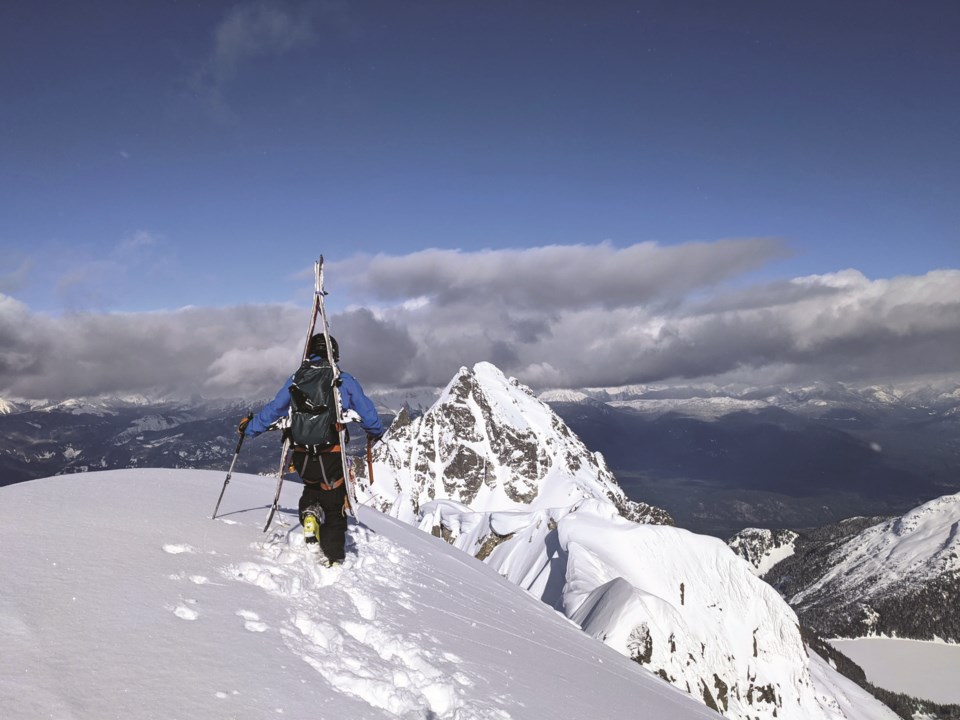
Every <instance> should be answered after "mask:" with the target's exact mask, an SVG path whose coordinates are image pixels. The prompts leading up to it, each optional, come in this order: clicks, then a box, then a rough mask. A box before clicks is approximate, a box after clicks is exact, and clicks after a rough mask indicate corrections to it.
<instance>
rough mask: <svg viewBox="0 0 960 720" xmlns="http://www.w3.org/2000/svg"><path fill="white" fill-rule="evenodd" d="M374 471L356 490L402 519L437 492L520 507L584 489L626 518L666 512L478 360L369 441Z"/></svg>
mask: <svg viewBox="0 0 960 720" xmlns="http://www.w3.org/2000/svg"><path fill="white" fill-rule="evenodd" d="M363 470H365V468H364V469H362V470H361V472H362V471H363ZM374 479H375V482H376V485H375V486H374V487H368V486H366V484H365V483H364V484H363V485H362V486H361V498H362V499H363V500H369V499H373V498H374V497H375V503H376V505H377V506H378V507H380V508H383V509H389V510H390V511H391V512H392V513H393V514H394V515H396V516H397V517H402V518H404V519H406V520H409V521H413V520H415V519H416V518H417V516H418V512H419V508H420V506H421V505H422V504H424V503H427V502H429V501H431V500H436V499H448V500H454V501H456V502H458V503H462V504H463V505H467V506H469V507H470V508H471V509H473V510H474V511H502V510H522V511H526V510H529V509H531V508H534V509H547V508H571V507H573V506H575V505H577V504H578V503H580V502H582V501H583V500H585V499H588V498H593V499H598V500H601V501H603V502H606V503H610V504H611V505H612V506H614V507H616V508H617V509H618V511H619V512H620V513H621V514H623V515H624V516H625V517H630V518H632V519H636V520H642V519H647V520H655V521H660V522H665V521H669V517H668V516H667V515H666V513H665V512H663V511H658V510H657V509H655V508H651V507H649V506H646V505H642V504H637V503H633V502H631V501H629V500H627V498H626V496H625V495H624V493H623V490H622V489H621V488H620V486H619V485H618V484H617V482H616V479H615V478H614V476H613V474H612V473H611V472H610V470H609V469H608V468H607V466H606V464H605V463H604V461H603V458H602V456H600V455H599V454H598V453H593V452H590V451H589V450H588V449H587V448H586V446H585V445H584V444H583V443H582V442H581V441H580V439H579V438H577V437H576V436H575V435H574V434H573V433H572V432H571V431H570V429H569V428H568V427H567V425H566V424H565V423H564V422H563V420H561V419H560V417H559V416H558V415H556V413H554V412H553V410H551V409H550V407H549V406H548V405H547V404H546V403H544V402H542V401H540V400H538V399H537V398H536V397H535V396H534V394H533V393H532V392H531V391H530V389H529V388H527V387H526V386H525V385H522V384H521V383H519V382H518V381H517V380H515V379H514V378H507V377H506V376H505V375H504V374H503V373H502V372H500V370H499V369H497V368H496V367H495V366H494V365H491V364H490V363H486V362H482V363H477V364H476V365H475V366H474V367H473V368H472V369H471V368H465V367H464V368H461V369H460V371H459V372H458V373H457V374H456V375H455V376H454V378H453V379H452V380H451V381H450V383H449V384H448V385H447V387H446V388H444V390H443V392H442V393H441V395H440V397H439V399H438V400H437V402H436V403H434V405H433V406H431V407H430V409H429V410H427V412H425V413H424V414H423V416H421V417H419V418H416V419H415V420H411V419H410V416H409V415H408V414H407V413H404V412H401V413H400V415H399V416H398V417H397V419H396V420H395V421H394V423H393V425H391V427H390V430H389V432H388V433H387V436H386V438H385V440H384V442H383V443H381V444H380V445H378V446H377V448H376V449H375V452H374Z"/></svg>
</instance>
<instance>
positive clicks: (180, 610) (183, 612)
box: [173, 605, 200, 620]
mask: <svg viewBox="0 0 960 720" xmlns="http://www.w3.org/2000/svg"><path fill="white" fill-rule="evenodd" d="M173 614H174V615H176V616H177V617H178V618H180V619H181V620H196V619H197V618H198V617H200V613H198V612H197V611H196V610H191V609H190V608H188V607H185V606H184V605H177V606H176V607H175V608H174V609H173Z"/></svg>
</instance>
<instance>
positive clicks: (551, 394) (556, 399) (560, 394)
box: [537, 390, 593, 403]
mask: <svg viewBox="0 0 960 720" xmlns="http://www.w3.org/2000/svg"><path fill="white" fill-rule="evenodd" d="M537 399H538V400H540V401H541V402H545V403H580V402H589V401H590V400H593V398H592V397H590V396H589V395H587V394H586V393H585V392H580V391H579V390H545V391H544V392H542V393H540V394H539V395H537Z"/></svg>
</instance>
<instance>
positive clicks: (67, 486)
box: [0, 470, 715, 720]
mask: <svg viewBox="0 0 960 720" xmlns="http://www.w3.org/2000/svg"><path fill="white" fill-rule="evenodd" d="M222 481H223V476H222V474H221V473H214V472H204V471H187V470H125V471H113V472H102V473H89V474H85V475H77V476H65V477H56V478H48V479H42V480H36V481H32V482H27V483H21V484H18V485H13V486H9V487H3V488H0V547H2V548H3V553H2V554H0V576H2V577H3V591H2V594H0V636H2V637H3V653H0V717H2V718H4V719H7V718H10V719H11V720H19V719H27V718H39V717H55V718H105V717H122V718H129V719H131V720H137V719H139V718H203V717H210V718H215V717H216V718H219V717H223V718H226V717H229V718H239V719H247V718H250V719H253V718H257V719H261V718H265V717H277V716H281V717H291V718H306V717H324V716H326V717H342V718H352V719H353V718H356V719H358V720H360V719H372V718H404V719H406V720H413V719H414V718H416V719H422V720H427V719H430V718H432V719H434V720H448V719H449V720H510V719H514V720H521V719H524V718H529V719H531V720H534V719H535V720H540V719H541V718H544V717H556V718H586V717H613V716H615V715H620V714H622V713H623V712H624V710H625V709H630V708H636V709H640V708H642V709H643V710H642V712H643V713H644V714H645V715H646V716H648V717H661V718H675V719H677V720H688V719H689V720H693V719H694V718H709V717H715V715H714V714H713V713H712V712H711V711H709V710H707V709H706V708H704V707H703V706H702V705H700V704H698V703H697V702H695V701H693V700H692V699H691V698H689V697H688V696H687V695H686V694H685V693H682V692H679V691H677V690H676V689H674V688H672V687H670V686H668V685H666V684H665V683H663V682H661V681H660V680H658V679H657V678H655V677H654V676H652V675H650V674H649V673H647V672H645V671H643V670H642V669H641V668H640V667H639V666H637V665H636V664H635V663H632V662H630V661H629V660H628V659H627V658H625V657H623V656H622V655H620V654H618V653H616V652H614V651H613V650H611V649H610V648H607V647H605V646H604V645H602V644H600V643H597V642H595V641H594V640H592V639H591V638H589V637H588V636H586V635H585V634H583V633H582V632H580V631H579V630H578V629H577V628H576V627H575V626H573V625H572V624H570V622H569V621H567V620H566V619H564V618H563V617H561V616H559V615H557V614H556V613H554V612H552V611H551V610H550V609H549V608H547V607H546V606H545V605H543V604H542V603H539V602H537V601H535V600H534V599H533V598H531V597H530V596H529V595H527V594H526V593H524V592H522V591H521V590H519V589H518V588H516V587H515V586H514V585H513V584H511V583H509V582H507V581H506V580H504V579H503V578H500V577H499V576H498V575H497V574H496V573H495V572H494V571H493V570H492V569H490V568H488V567H486V566H484V565H483V564H481V563H478V562H476V561H475V560H473V559H472V558H470V557H468V556H466V555H464V554H463V553H461V552H460V551H458V550H456V549H454V548H451V547H449V546H448V545H446V544H444V543H442V542H440V541H439V540H436V539H434V538H431V537H429V536H428V535H426V534H424V533H420V532H417V531H416V530H415V529H413V528H410V527H409V526H406V525H404V524H402V523H399V522H397V521H396V520H393V519H391V518H389V517H386V516H383V515H381V514H379V513H376V512H374V511H371V510H361V511H360V520H361V521H362V523H361V524H359V525H357V524H351V527H350V530H349V537H348V555H347V560H346V562H345V563H344V565H343V566H341V567H335V568H330V569H328V568H324V567H323V566H322V565H320V564H319V563H318V558H317V557H316V556H315V555H313V554H312V553H311V552H310V551H308V550H307V549H306V546H305V545H304V544H303V542H302V536H301V531H300V529H299V527H297V526H296V524H295V521H293V523H292V526H291V527H289V528H284V527H282V526H275V528H274V530H273V531H272V532H270V533H269V534H267V535H264V534H262V533H261V532H260V526H261V524H262V523H263V520H264V515H265V507H264V504H265V500H266V499H267V497H268V496H269V495H270V493H271V490H272V487H271V483H270V481H269V480H265V479H264V478H260V477H254V476H248V475H242V474H237V475H235V476H234V477H233V479H232V482H231V483H230V485H229V486H228V488H227V492H226V495H225V497H224V501H223V505H222V507H221V512H222V513H223V516H222V518H219V519H218V520H216V521H212V520H210V518H209V515H208V514H207V513H209V512H210V510H211V509H212V505H213V503H214V502H215V499H216V496H217V494H218V492H219V490H220V488H221V485H222ZM297 493H298V487H297V486H296V485H294V484H292V483H286V484H285V487H284V491H283V496H282V499H281V504H282V509H283V512H282V514H283V515H284V516H285V517H286V518H287V520H288V521H290V520H291V519H292V516H293V514H294V513H295V510H294V507H295V504H296V498H297ZM51 497H55V498H56V500H57V508H58V512H57V513H56V514H55V515H51V514H48V511H49V510H50V499H51Z"/></svg>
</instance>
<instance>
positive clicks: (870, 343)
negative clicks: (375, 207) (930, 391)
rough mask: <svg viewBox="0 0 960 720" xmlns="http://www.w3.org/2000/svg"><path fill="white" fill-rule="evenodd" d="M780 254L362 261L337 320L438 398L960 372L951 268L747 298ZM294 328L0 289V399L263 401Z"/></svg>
mask: <svg viewBox="0 0 960 720" xmlns="http://www.w3.org/2000/svg"><path fill="white" fill-rule="evenodd" d="M783 252H784V248H783V246H782V245H781V244H780V243H778V242H776V241H773V240H769V239H763V238H759V239H742V240H725V241H720V242H715V243H690V244H686V245H679V246H670V247H663V246H659V245H656V244H654V243H643V244H639V245H634V246H631V247H627V248H615V247H613V246H611V245H607V244H601V245H595V246H547V247H540V248H531V249H526V250H491V251H482V252H459V251H445V250H431V251H424V252H418V253H413V254H410V255H404V256H389V255H377V256H373V257H359V256H358V257H354V258H350V259H348V260H346V261H343V262H340V263H334V264H331V265H330V266H329V267H328V269H327V278H328V284H329V285H330V289H331V291H332V293H333V295H332V296H331V297H336V298H338V299H340V300H342V299H343V298H348V299H349V300H350V301H351V302H352V305H351V308H350V309H349V310H347V311H345V312H340V313H338V314H335V315H333V316H332V317H331V324H332V329H333V332H334V334H335V335H336V336H337V337H338V339H339V341H340V345H341V350H342V355H343V365H344V367H345V369H347V370H349V371H351V372H352V373H354V374H355V375H356V376H357V377H358V378H359V379H360V380H361V382H363V383H364V384H365V385H369V386H373V385H378V384H379V385H385V386H394V387H395V386H404V385H406V386H415V385H433V386H437V385H442V384H444V383H446V382H447V381H448V380H449V379H450V377H451V376H452V375H453V373H454V372H456V370H457V369H458V368H459V367H460V366H462V365H470V364H473V363H475V362H477V361H480V360H489V361H492V362H494V363H496V364H497V365H498V366H500V367H501V368H502V369H503V370H504V371H505V372H507V373H509V374H512V375H515V376H516V377H518V378H519V379H520V380H522V381H524V382H526V383H529V384H531V385H533V386H535V387H573V388H578V387H586V386H609V385H622V384H627V383H644V382H657V381H661V382H671V381H684V382H725V383H726V382H729V383H746V384H754V383H763V384H767V383H800V382H810V381H816V380H822V381H827V380H841V381H847V382H852V383H858V382H895V383H896V382H908V381H911V380H913V379H915V378H918V377H921V376H937V375H940V376H943V375H950V374H954V375H958V374H960V270H952V269H945V270H935V271H931V272H929V273H927V274H925V275H919V276H904V277H897V278H891V279H868V278H867V277H865V276H864V275H863V274H861V273H860V272H858V271H856V270H843V271H840V272H835V273H828V274H823V275H814V276H809V277H802V278H794V279H791V280H786V281H780V282H774V283H766V284H762V285H756V284H754V285H748V286H744V274H745V273H747V272H749V271H751V270H754V269H756V268H757V267H760V266H762V265H763V264H764V263H767V262H769V261H770V260H771V259H773V258H776V257H778V256H780V255H782V254H783ZM731 282H735V283H736V284H737V285H738V287H736V288H735V289H734V288H731V287H730V285H731ZM306 320H307V311H306V309H304V308H300V307H293V306H287V305H283V306H281V305H273V306H258V307H234V308H222V309H205V308H188V309H183V310H179V311H175V312H157V313H136V314H121V313H109V314H104V313H101V314H93V313H86V314H75V315H69V316H61V317H54V316H48V315H43V314H40V313H35V312H32V311H31V310H30V309H29V308H28V307H27V306H25V305H23V304H22V303H20V302H18V301H17V300H15V299H13V298H11V297H7V296H2V295H0V397H25V398H49V399H60V398H63V397H76V396H83V395H95V394H100V393H119V392H143V391H148V390H150V391H162V392H167V393H171V394H179V395H188V394H192V393H201V394H203V395H206V396H220V397H264V396H267V395H269V394H272V393H273V392H274V391H275V389H276V387H278V386H279V384H280V382H282V380H283V378H284V377H286V375H287V374H289V373H290V372H292V370H293V368H294V366H295V365H296V362H297V360H298V358H299V352H300V347H301V345H302V342H303V332H304V325H305V323H306Z"/></svg>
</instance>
